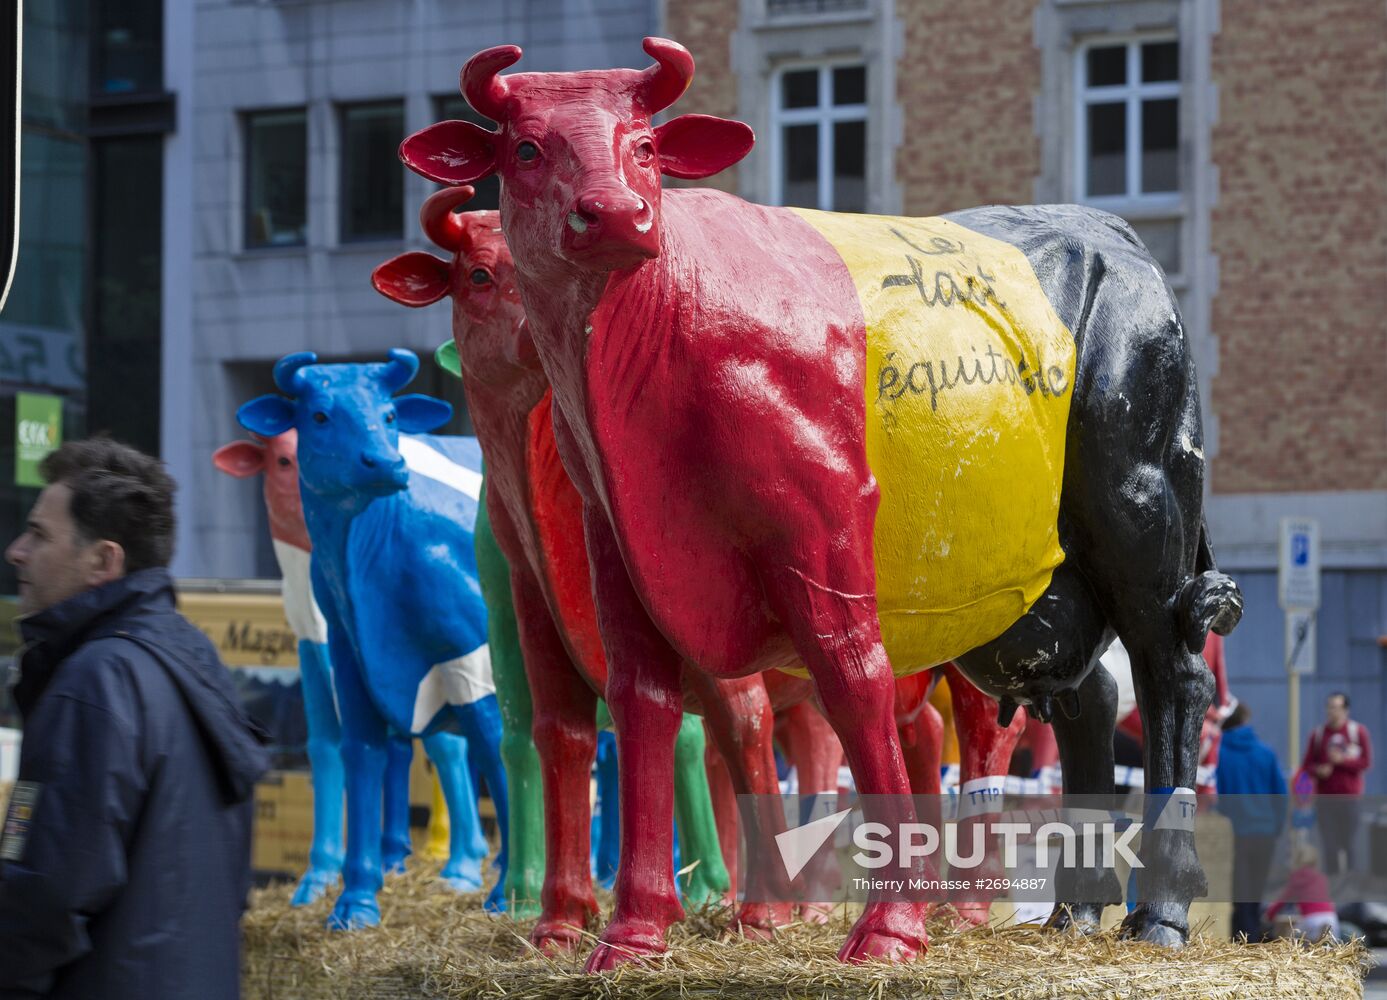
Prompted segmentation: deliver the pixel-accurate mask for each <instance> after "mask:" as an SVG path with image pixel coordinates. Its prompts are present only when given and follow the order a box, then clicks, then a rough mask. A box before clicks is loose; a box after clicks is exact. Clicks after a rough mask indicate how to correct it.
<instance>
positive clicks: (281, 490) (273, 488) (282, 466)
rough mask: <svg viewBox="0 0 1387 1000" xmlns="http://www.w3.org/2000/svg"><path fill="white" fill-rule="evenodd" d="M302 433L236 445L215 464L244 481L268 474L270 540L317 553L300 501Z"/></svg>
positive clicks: (224, 451)
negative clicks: (300, 444)
mask: <svg viewBox="0 0 1387 1000" xmlns="http://www.w3.org/2000/svg"><path fill="white" fill-rule="evenodd" d="M298 447H299V432H298V431H296V430H287V431H285V432H284V433H283V434H278V435H276V436H275V437H272V438H257V439H256V440H255V441H233V442H231V443H230V444H224V445H222V446H221V447H220V448H218V449H217V450H216V451H215V452H214V453H213V455H212V462H213V464H214V465H216V467H217V468H218V469H220V470H221V471H222V472H225V473H226V474H227V475H230V476H235V477H237V478H238V479H244V478H245V477H247V476H253V475H255V474H256V473H257V472H263V473H265V509H266V510H267V511H268V512H269V515H270V537H271V538H274V539H275V540H277V541H281V542H286V543H288V544H289V545H293V546H294V547H295V548H300V549H303V550H304V551H305V552H311V551H313V543H312V542H311V541H309V539H308V527H307V525H305V524H304V522H303V500H302V499H301V498H300V497H299V464H298Z"/></svg>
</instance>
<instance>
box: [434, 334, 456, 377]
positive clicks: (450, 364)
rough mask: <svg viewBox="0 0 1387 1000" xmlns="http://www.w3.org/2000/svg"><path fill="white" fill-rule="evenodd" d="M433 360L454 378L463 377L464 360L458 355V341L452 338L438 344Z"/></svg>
mask: <svg viewBox="0 0 1387 1000" xmlns="http://www.w3.org/2000/svg"><path fill="white" fill-rule="evenodd" d="M433 362H434V364H436V365H438V367H439V368H442V369H443V370H444V371H445V372H447V373H448V374H449V375H451V376H453V377H454V378H462V360H461V359H460V358H459V357H458V345H457V341H455V340H452V339H451V338H450V339H448V340H445V341H444V342H443V343H441V344H439V345H438V350H436V351H434V352H433Z"/></svg>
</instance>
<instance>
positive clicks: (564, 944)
mask: <svg viewBox="0 0 1387 1000" xmlns="http://www.w3.org/2000/svg"><path fill="white" fill-rule="evenodd" d="M582 942H583V930H582V928H581V927H579V926H577V925H575V924H568V923H561V922H559V921H554V920H540V921H539V923H537V924H535V926H534V929H533V930H532V931H530V944H532V945H534V946H535V948H536V949H537V950H538V951H539V952H540V953H541V954H543V955H547V956H549V957H550V958H556V957H558V956H560V955H566V954H568V953H570V952H574V951H577V950H578V946H579V945H580V944H582Z"/></svg>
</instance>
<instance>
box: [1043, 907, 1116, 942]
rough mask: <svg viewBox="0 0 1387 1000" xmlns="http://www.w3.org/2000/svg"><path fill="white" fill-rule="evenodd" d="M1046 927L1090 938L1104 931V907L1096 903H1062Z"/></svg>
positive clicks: (1056, 908)
mask: <svg viewBox="0 0 1387 1000" xmlns="http://www.w3.org/2000/svg"><path fill="white" fill-rule="evenodd" d="M1045 926H1046V927H1048V928H1049V929H1050V930H1053V931H1064V932H1066V933H1070V934H1080V935H1083V936H1084V937H1090V936H1092V935H1094V934H1097V933H1098V932H1099V931H1100V930H1101V929H1102V926H1103V907H1102V905H1100V904H1095V903H1060V904H1057V905H1056V906H1055V908H1054V910H1053V911H1052V912H1051V913H1050V916H1049V918H1048V919H1047V920H1046V921H1045Z"/></svg>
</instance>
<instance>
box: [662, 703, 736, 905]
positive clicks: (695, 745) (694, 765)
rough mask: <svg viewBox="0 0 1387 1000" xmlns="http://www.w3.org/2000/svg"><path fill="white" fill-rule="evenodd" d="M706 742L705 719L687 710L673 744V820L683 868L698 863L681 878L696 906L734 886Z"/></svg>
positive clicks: (718, 899) (718, 898)
mask: <svg viewBox="0 0 1387 1000" xmlns="http://www.w3.org/2000/svg"><path fill="white" fill-rule="evenodd" d="M703 743H704V740H703V720H702V719H701V718H699V717H698V716H696V715H689V714H688V713H685V714H684V721H683V722H682V723H681V724H680V726H679V739H678V740H677V742H676V743H675V744H674V820H675V822H676V823H677V824H678V825H679V843H680V845H681V850H680V857H681V859H682V861H683V863H684V867H685V868H688V866H689V865H691V864H693V863H694V862H695V861H697V862H698V864H697V866H696V867H695V868H694V870H693V871H691V872H689V874H687V875H685V876H683V878H681V879H680V880H679V881H680V888H681V889H683V891H684V899H685V900H686V901H687V902H689V903H690V904H692V905H694V906H702V905H704V904H705V903H720V902H722V899H723V897H724V896H725V895H726V894H727V890H728V888H729V887H730V885H731V880H730V879H729V878H728V877H727V867H726V866H725V865H724V864H723V861H722V847H721V844H720V843H719V841H718V824H717V821H716V819H715V818H714V816H713V797H712V795H711V794H710V793H709V792H708V772H707V770H706V768H705V767H704V764H703Z"/></svg>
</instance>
